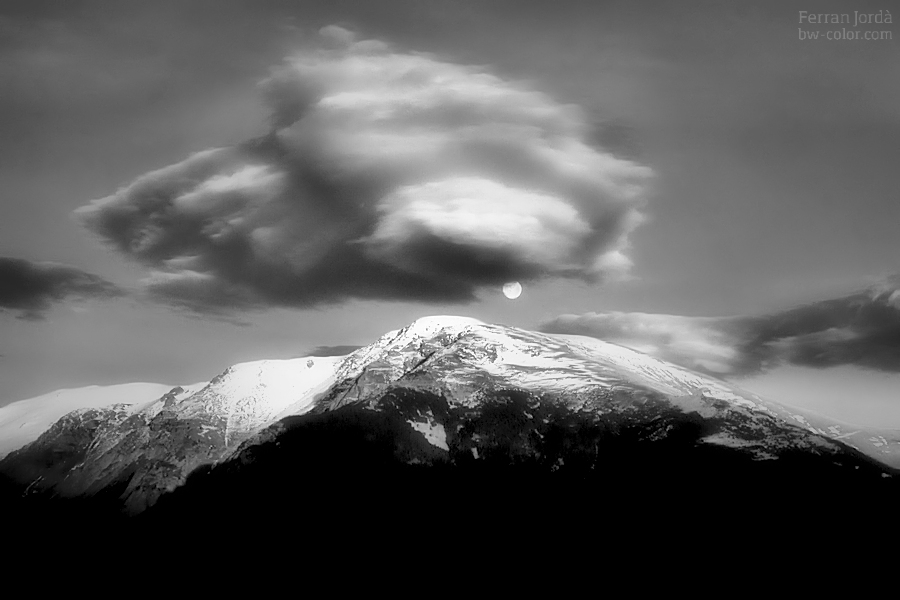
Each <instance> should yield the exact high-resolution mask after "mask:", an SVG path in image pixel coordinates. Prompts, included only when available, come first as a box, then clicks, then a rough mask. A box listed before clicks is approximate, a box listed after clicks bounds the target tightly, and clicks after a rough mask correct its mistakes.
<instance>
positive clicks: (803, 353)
mask: <svg viewBox="0 0 900 600" xmlns="http://www.w3.org/2000/svg"><path fill="white" fill-rule="evenodd" d="M541 330H543V331H546V332H551V333H567V334H576V335H588V336H592V337H597V338H602V339H604V340H607V341H611V342H614V343H619V344H622V345H624V346H629V347H631V348H634V349H636V350H640V351H643V352H646V353H648V354H652V355H654V356H658V357H660V358H664V359H666V360H669V361H672V362H675V363H678V364H681V365H684V366H687V367H690V368H694V369H699V370H703V371H707V372H711V373H715V374H719V375H744V374H749V373H754V372H758V371H763V370H766V369H768V368H771V367H773V366H775V365H777V364H782V363H789V364H794V365H802V366H809V367H831V366H837V365H848V364H849V365H858V366H863V367H867V368H871V369H878V370H882V371H893V372H897V371H900V278H897V277H893V278H889V279H887V280H885V281H883V282H881V283H878V284H876V285H873V286H871V287H869V288H867V289H865V290H862V291H860V292H858V293H855V294H851V295H849V296H845V297H843V298H837V299H833V300H823V301H820V302H814V303H810V304H807V305H804V306H799V307H796V308H792V309H789V310H785V311H780V312H776V313H772V314H769V315H763V316H758V317H727V318H724V317H723V318H702V317H684V316H676V315H658V314H646V313H623V312H607V313H586V314H582V315H561V316H559V317H557V318H555V319H553V320H551V321H548V322H546V323H543V324H542V325H541Z"/></svg>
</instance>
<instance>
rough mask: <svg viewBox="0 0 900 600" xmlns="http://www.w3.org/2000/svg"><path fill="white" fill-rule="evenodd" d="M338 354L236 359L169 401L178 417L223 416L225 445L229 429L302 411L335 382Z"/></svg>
mask: <svg viewBox="0 0 900 600" xmlns="http://www.w3.org/2000/svg"><path fill="white" fill-rule="evenodd" d="M343 358H344V357H342V356H325V357H315V358H313V357H302V358H294V359H286V360H259V361H254V362H247V363H240V364H237V365H234V366H232V367H229V368H228V369H226V370H225V371H224V372H223V373H222V374H221V375H219V376H218V377H216V378H215V379H213V380H212V381H210V382H209V384H207V385H206V386H205V387H203V388H202V389H200V390H197V391H196V392H195V393H194V394H191V395H189V396H186V397H184V398H183V399H179V400H176V401H175V402H174V403H170V404H172V410H173V411H174V412H175V414H177V415H178V417H179V418H185V419H187V418H194V417H197V416H198V415H204V414H205V415H215V416H217V417H221V418H223V419H224V427H225V430H224V435H225V444H226V446H227V445H229V444H230V443H231V439H230V436H231V435H234V434H246V433H248V432H251V431H256V430H257V429H259V428H260V427H263V426H264V425H267V424H268V423H270V422H272V421H273V420H276V419H278V418H280V417H281V416H286V415H296V414H302V413H303V412H305V411H306V410H307V408H308V407H309V406H310V404H311V403H312V401H313V399H314V398H315V396H316V394H319V393H321V392H323V391H325V390H326V389H328V388H329V387H330V386H331V385H332V384H334V381H335V375H336V367H337V365H339V364H340V362H341V360H342V359H343ZM163 404H165V403H163ZM162 408H163V406H161V405H159V403H156V404H152V405H150V406H148V407H147V408H146V409H144V410H145V412H147V413H148V414H151V413H154V412H158V411H159V410H161V409H162Z"/></svg>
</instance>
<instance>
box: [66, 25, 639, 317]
mask: <svg viewBox="0 0 900 600" xmlns="http://www.w3.org/2000/svg"><path fill="white" fill-rule="evenodd" d="M320 38H321V44H320V45H319V46H318V47H317V48H312V49H307V50H304V51H299V52H298V53H296V54H294V55H292V56H290V57H288V58H287V59H286V60H285V61H284V62H283V64H281V65H279V66H277V67H276V68H274V69H273V70H272V72H271V74H270V76H269V77H268V78H267V79H266V80H265V81H264V82H263V83H262V89H263V92H264V97H265V98H266V101H267V103H268V106H269V108H270V110H271V123H272V131H271V132H270V134H268V135H266V136H264V137H262V138H259V139H254V140H250V141H248V142H246V143H244V144H241V145H238V146H234V147H227V148H214V149H209V150H205V151H202V152H198V153H196V154H194V155H192V156H189V157H188V158H186V159H185V160H183V161H181V162H179V163H176V164H173V165H171V166H168V167H164V168H162V169H159V170H156V171H152V172H150V173H147V174H145V175H143V176H141V177H138V178H137V179H136V180H135V181H133V182H132V183H130V184H129V185H126V186H125V187H123V188H121V189H120V190H118V191H117V192H115V193H114V194H112V195H110V196H108V197H106V198H102V199H99V200H96V201H94V202H92V203H91V204H89V205H87V206H85V207H82V208H81V209H79V210H78V211H77V214H78V216H79V217H80V218H81V219H82V221H83V222H84V223H85V225H86V226H87V227H89V228H90V229H91V230H92V231H94V232H95V233H97V234H98V235H99V236H100V237H101V238H103V239H104V240H106V241H107V242H109V243H110V244H111V245H112V246H113V247H115V248H116V249H118V250H119V251H120V252H122V253H124V254H125V255H127V256H129V257H131V258H134V259H136V260H138V261H140V262H141V263H143V264H145V265H147V266H148V267H150V269H151V273H150V275H149V277H148V278H147V279H146V280H145V284H146V287H147V288H148V290H149V291H150V293H151V294H153V295H155V296H157V297H158V298H160V299H162V300H164V301H166V302H169V303H174V304H177V305H183V306H187V307H190V308H192V309H195V310H201V311H209V310H213V311H214V310H220V309H222V308H228V307H251V306H266V305H281V306H300V307H304V306H314V305H319V304H324V303H334V302H340V301H342V300H346V299H349V298H366V299H390V300H417V301H424V302H438V301H440V302H448V301H449V302H452V301H456V302H465V301H469V300H472V299H473V298H474V297H475V293H476V291H477V289H478V288H479V287H480V286H482V285H495V284H500V283H503V282H505V281H508V280H511V279H519V280H535V279H540V278H545V277H567V278H578V279H582V280H587V281H595V280H600V279H602V278H603V277H604V276H605V275H607V274H609V273H610V272H615V271H622V270H625V269H627V268H628V266H629V265H630V262H629V259H628V258H627V256H626V255H625V253H624V251H625V250H626V249H627V236H628V234H629V233H630V232H631V231H632V230H633V229H634V228H635V227H636V226H637V225H638V224H639V223H640V221H641V214H640V212H639V210H640V208H641V205H642V202H643V196H644V192H645V185H646V182H647V180H648V178H649V177H650V176H651V174H652V173H651V171H650V169H648V168H647V167H645V166H642V165H639V164H636V163H635V162H632V161H628V160H623V159H620V158H617V157H616V156H614V155H613V154H612V153H610V152H607V151H605V150H603V149H601V148H598V147H596V146H595V145H593V144H592V143H591V142H590V141H589V139H590V129H591V127H590V125H589V123H588V119H587V118H586V117H585V115H584V114H583V112H582V110H581V109H580V108H578V107H577V106H573V105H567V104H561V103H559V102H558V101H556V100H554V99H553V98H551V97H550V96H548V95H546V94H544V93H542V92H540V91H536V90H534V89H531V88H530V87H528V86H525V85H523V84H519V83H516V82H510V81H507V80H504V79H502V78H500V77H498V76H497V75H494V74H492V73H490V72H489V71H488V70H486V69H484V68H481V67H471V66H463V65H458V64H454V63H450V62H445V61H442V60H440V59H438V58H436V57H434V56H431V55H427V54H421V53H411V52H401V51H398V50H395V49H393V48H391V47H390V46H388V45H387V44H385V43H382V42H380V41H374V40H362V41H356V39H355V38H354V36H353V35H352V34H351V33H350V32H348V31H346V30H344V29H341V28H338V27H334V26H332V27H326V28H325V29H323V30H322V31H321V32H320Z"/></svg>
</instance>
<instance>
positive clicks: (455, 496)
mask: <svg viewBox="0 0 900 600" xmlns="http://www.w3.org/2000/svg"><path fill="white" fill-rule="evenodd" d="M831 426H832V425H830V424H829V423H827V422H824V421H823V420H821V419H818V420H816V419H815V418H813V417H811V416H809V417H806V416H803V415H797V414H796V412H795V411H792V410H788V409H785V408H784V407H781V406H779V405H777V404H775V403H772V402H768V401H766V400H764V399H762V398H759V397H757V396H755V395H752V394H747V393H744V392H742V391H740V390H738V389H736V388H734V387H732V386H730V385H728V384H726V383H724V382H722V381H719V380H716V379H712V378H709V377H706V376H703V375H700V374H697V373H694V372H691V371H689V370H687V369H684V368H681V367H677V366H674V365H672V364H669V363H666V362H664V361H661V360H658V359H654V358H651V357H649V356H647V355H644V354H641V353H639V352H636V351H633V350H629V349H626V348H623V347H621V346H617V345H614V344H608V343H605V342H602V341H599V340H595V339H592V338H583V337H579V336H562V335H548V334H540V333H535V332H531V331H526V330H522V329H516V328H511V327H505V326H499V325H487V324H484V323H481V322H479V321H475V320H471V319H463V318H459V317H430V318H425V319H420V320H418V321H416V322H414V323H413V324H411V325H410V326H408V327H406V328H404V329H401V330H399V331H395V332H391V333H389V334H386V335H385V336H383V337H382V338H380V339H379V340H378V341H376V342H375V343H373V344H371V345H369V346H366V347H364V348H361V349H359V350H357V351H356V352H354V353H352V354H350V355H348V356H346V357H337V358H333V357H332V358H309V359H295V360H292V361H262V362H259V363H248V364H245V365H238V366H236V367H232V368H231V369H229V370H227V371H226V372H225V373H223V374H222V375H220V376H219V377H217V378H215V379H214V380H213V381H211V382H210V383H209V384H208V385H207V386H206V387H204V388H203V389H202V390H200V391H198V392H196V393H193V394H190V395H187V396H179V393H178V392H177V391H176V390H173V392H172V393H170V394H167V395H166V396H164V397H163V398H160V399H159V400H158V401H156V402H154V403H152V404H150V405H149V406H146V407H144V408H143V409H142V410H140V411H138V412H134V413H130V412H128V411H126V410H123V409H119V408H116V407H112V408H109V409H106V410H102V411H81V412H75V413H72V414H70V415H67V416H66V417H65V418H64V419H62V420H60V421H59V422H57V423H56V424H55V425H54V426H53V427H52V428H51V429H50V430H48V431H47V432H45V433H44V435H42V436H41V437H40V438H39V439H38V440H37V441H36V442H34V443H32V444H30V445H29V446H26V447H25V448H22V449H20V450H19V451H17V452H14V453H13V454H11V455H10V456H9V457H7V459H6V460H4V461H3V462H2V463H0V470H2V471H3V472H4V473H5V474H6V476H7V477H8V478H9V479H11V480H12V481H13V484H12V485H13V487H14V488H15V489H17V490H21V489H26V490H27V491H28V493H29V494H31V495H36V496H40V497H45V496H46V495H48V494H50V495H59V496H67V497H103V498H105V499H110V498H111V499H113V501H114V502H118V503H119V504H120V505H121V507H123V508H124V509H125V510H126V511H127V512H129V513H131V514H137V513H141V512H144V511H145V510H146V508H147V507H150V506H154V505H157V506H156V507H155V508H153V509H152V510H149V511H146V515H145V516H144V517H142V518H145V519H150V520H151V521H152V520H154V519H174V518H185V519H190V520H194V519H200V520H201V521H202V520H208V519H211V518H216V519H223V520H224V521H223V522H228V521H229V520H231V519H234V518H235V515H238V514H239V515H243V516H245V517H247V518H254V519H258V518H261V517H260V515H265V514H268V511H276V510H277V511H279V512H278V513H276V514H279V515H281V516H282V517H283V516H284V515H286V514H287V515H294V514H296V515H303V516H309V515H314V514H318V513H319V512H322V511H325V512H327V513H331V512H334V511H338V510H346V511H349V513H348V514H359V513H360V512H362V513H369V512H372V511H374V513H377V514H382V515H393V517H392V518H397V514H399V513H397V510H398V507H407V508H408V507H410V506H412V507H418V508H415V510H424V511H426V512H428V511H440V510H442V509H441V508H440V507H441V506H445V505H446V503H447V502H451V501H452V502H453V503H454V504H453V506H454V507H455V508H454V510H455V511H456V514H457V516H459V515H461V514H462V515H469V517H471V518H478V517H481V518H484V517H485V513H484V509H485V504H484V503H485V502H488V503H489V504H492V505H496V506H500V505H502V506H507V509H504V510H511V509H509V508H508V507H509V506H513V505H515V506H518V507H519V509H521V510H524V509H522V506H532V505H533V503H538V504H540V505H541V506H546V507H555V509H559V510H563V509H565V510H567V511H569V510H571V509H572V503H573V502H576V503H581V502H587V503H591V502H595V503H597V502H602V503H610V502H613V503H615V502H618V501H625V498H626V497H627V498H628V499H629V500H628V501H629V502H632V503H633V502H636V501H638V500H640V499H643V501H646V500H647V499H649V498H653V499H657V498H658V497H660V495H667V496H671V495H675V496H678V495H679V494H683V493H684V490H693V495H692V498H700V497H703V498H705V500H704V502H714V499H715V498H719V500H720V501H721V502H726V503H727V504H728V505H729V506H733V505H734V503H735V502H736V499H738V498H740V499H742V501H744V502H751V504H750V505H748V507H751V508H752V502H760V503H765V502H766V497H767V496H766V494H771V493H773V492H774V491H777V493H778V494H779V495H780V497H782V498H784V497H790V493H791V492H792V491H793V492H798V493H800V492H803V493H813V492H815V493H833V492H834V491H835V490H845V491H848V490H849V491H851V492H852V493H853V494H860V493H866V494H869V493H875V494H882V495H884V494H895V493H896V491H897V484H896V481H897V479H898V478H897V477H896V471H895V470H894V469H893V468H892V467H890V466H889V465H887V464H885V463H883V462H878V461H876V460H874V459H873V458H872V457H870V456H867V455H866V454H865V453H863V452H862V451H860V449H857V448H854V447H852V446H850V445H848V444H846V443H845V442H843V441H840V440H836V439H834V437H835V435H836V434H834V432H833V431H832V430H830V429H829V427H831ZM863 439H864V438H863ZM870 450H871V449H870ZM872 453H873V454H874V451H872ZM699 490H704V492H703V494H705V495H698V494H700V492H699ZM173 491H174V493H170V492H173ZM848 493H849V492H848ZM786 494H787V496H785V495H786ZM435 498H441V501H440V503H438V504H434V502H433V500H434V499H435ZM429 499H430V500H429ZM523 499H526V501H525V504H524V505H523V504H522V501H523ZM498 503H499V504H498ZM504 503H505V504H504ZM714 503H715V502H714ZM465 507H469V508H465ZM576 508H577V507H576ZM470 509H471V511H474V512H471V513H468V512H466V511H468V510H470ZM404 510H406V509H404ZM578 510H581V509H578ZM748 510H749V508H748ZM459 511H462V512H459ZM374 513H373V514H374ZM492 514H493V513H492ZM520 517H521V518H525V517H524V516H522V515H520ZM404 518H406V517H404ZM426 520H427V519H426Z"/></svg>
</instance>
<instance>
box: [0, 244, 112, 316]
mask: <svg viewBox="0 0 900 600" xmlns="http://www.w3.org/2000/svg"><path fill="white" fill-rule="evenodd" d="M123 295H125V292H124V291H123V290H122V289H121V288H119V287H118V286H116V285H115V284H113V283H110V282H109V281H107V280H105V279H103V278H102V277H100V276H98V275H93V274H91V273H86V272H85V271H82V270H81V269H78V268H76V267H71V266H67V265H62V264H58V263H52V262H30V261H27V260H24V259H21V258H7V257H0V309H9V310H14V311H18V313H19V314H18V317H19V318H20V319H25V320H32V321H35V320H41V319H43V318H44V313H45V312H46V311H47V310H48V309H49V308H50V307H51V306H52V305H53V304H54V303H57V302H62V301H65V300H67V299H72V298H81V299H85V298H95V299H97V298H99V299H107V298H115V297H118V296H123Z"/></svg>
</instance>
